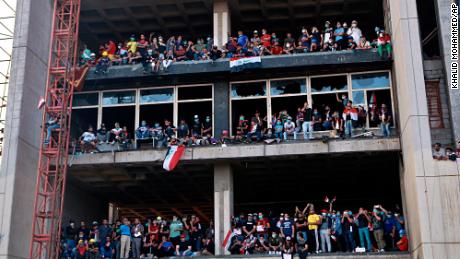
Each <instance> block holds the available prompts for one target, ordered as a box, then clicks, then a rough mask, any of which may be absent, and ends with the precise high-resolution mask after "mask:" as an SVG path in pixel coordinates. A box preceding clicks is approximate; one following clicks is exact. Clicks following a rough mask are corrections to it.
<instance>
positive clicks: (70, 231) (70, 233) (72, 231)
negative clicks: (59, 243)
mask: <svg viewBox="0 0 460 259" xmlns="http://www.w3.org/2000/svg"><path fill="white" fill-rule="evenodd" d="M65 234H66V238H70V239H75V237H76V236H77V234H78V232H77V229H76V228H72V227H71V226H67V227H66V229H65Z"/></svg>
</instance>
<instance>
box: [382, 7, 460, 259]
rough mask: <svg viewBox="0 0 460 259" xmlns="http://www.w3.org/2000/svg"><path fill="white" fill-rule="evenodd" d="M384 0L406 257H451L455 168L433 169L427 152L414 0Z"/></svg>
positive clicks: (455, 231) (457, 229)
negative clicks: (389, 33)
mask: <svg viewBox="0 0 460 259" xmlns="http://www.w3.org/2000/svg"><path fill="white" fill-rule="evenodd" d="M389 2H390V12H391V19H390V20H391V26H392V37H393V46H394V67H393V75H394V76H395V78H394V79H395V80H394V81H395V82H396V91H397V96H398V98H397V101H398V107H399V109H398V111H399V114H398V115H397V116H398V117H399V125H401V126H400V131H401V132H400V135H401V148H402V151H403V152H402V153H403V161H402V167H401V174H402V175H401V179H403V183H402V188H403V192H404V194H403V197H404V199H405V202H404V204H405V205H406V207H405V212H406V219H407V226H406V227H407V228H408V231H409V240H410V249H411V254H412V255H411V257H412V258H420V259H423V258H425V259H426V258H456V257H458V251H459V249H460V242H459V241H460V237H459V233H460V224H459V223H458V220H457V222H455V221H454V220H455V219H456V218H457V217H458V215H459V213H460V210H459V206H458V205H457V204H458V198H459V197H460V193H459V185H460V184H459V176H458V169H457V170H452V171H451V172H450V171H449V173H447V172H446V170H440V169H439V168H438V169H436V168H435V162H434V161H433V159H432V157H431V137H430V128H429V118H428V109H427V102H426V92H425V83H424V77H423V60H422V51H421V43H420V42H421V41H420V32H419V22H418V14H417V7H416V0H405V1H400V0H390V1H389ZM452 165H453V164H452ZM451 169H453V168H451ZM441 172H442V173H441ZM444 199H447V200H446V201H445V200H444ZM453 203H455V205H454V206H452V205H451V204H453ZM455 249H457V253H456V252H455Z"/></svg>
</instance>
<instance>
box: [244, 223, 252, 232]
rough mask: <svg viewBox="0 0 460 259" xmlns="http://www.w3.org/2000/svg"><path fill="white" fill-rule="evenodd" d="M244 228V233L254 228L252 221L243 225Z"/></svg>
mask: <svg viewBox="0 0 460 259" xmlns="http://www.w3.org/2000/svg"><path fill="white" fill-rule="evenodd" d="M244 226H245V227H246V231H248V232H249V231H251V230H252V229H253V228H254V222H253V221H247V222H246V224H244Z"/></svg>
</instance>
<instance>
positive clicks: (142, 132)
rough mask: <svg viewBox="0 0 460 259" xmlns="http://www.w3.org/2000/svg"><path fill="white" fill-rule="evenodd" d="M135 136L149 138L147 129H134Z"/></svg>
mask: <svg viewBox="0 0 460 259" xmlns="http://www.w3.org/2000/svg"><path fill="white" fill-rule="evenodd" d="M136 137H137V139H149V138H150V132H149V131H140V130H137V131H136Z"/></svg>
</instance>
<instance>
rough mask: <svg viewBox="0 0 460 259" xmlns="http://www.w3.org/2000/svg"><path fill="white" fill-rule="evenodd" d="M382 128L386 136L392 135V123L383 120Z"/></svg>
mask: <svg viewBox="0 0 460 259" xmlns="http://www.w3.org/2000/svg"><path fill="white" fill-rule="evenodd" d="M380 130H381V131H382V135H383V136H384V137H386V138H387V137H389V136H390V123H385V122H382V123H380Z"/></svg>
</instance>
